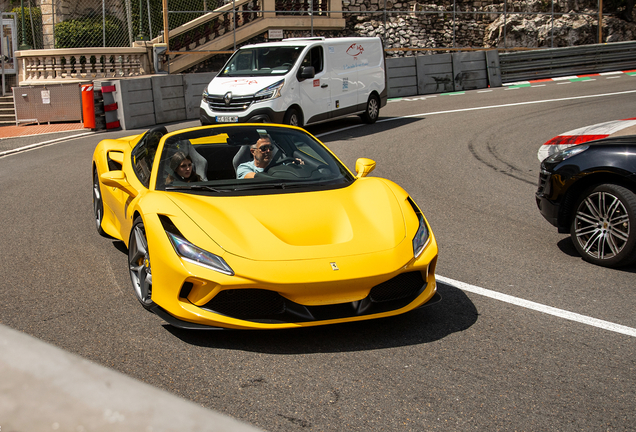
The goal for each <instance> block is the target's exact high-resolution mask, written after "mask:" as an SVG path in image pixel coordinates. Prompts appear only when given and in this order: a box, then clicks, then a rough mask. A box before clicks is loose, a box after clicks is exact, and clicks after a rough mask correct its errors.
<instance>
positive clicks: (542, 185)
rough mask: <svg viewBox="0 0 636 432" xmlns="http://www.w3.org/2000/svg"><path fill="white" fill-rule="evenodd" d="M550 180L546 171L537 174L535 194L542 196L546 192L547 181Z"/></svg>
mask: <svg viewBox="0 0 636 432" xmlns="http://www.w3.org/2000/svg"><path fill="white" fill-rule="evenodd" d="M549 179H550V173H549V172H547V171H543V170H541V173H540V174H539V184H538V185H537V188H538V189H537V194H544V193H545V191H546V186H547V185H548V180H549Z"/></svg>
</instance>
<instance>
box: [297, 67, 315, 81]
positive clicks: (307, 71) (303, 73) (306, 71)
mask: <svg viewBox="0 0 636 432" xmlns="http://www.w3.org/2000/svg"><path fill="white" fill-rule="evenodd" d="M315 76H316V69H314V67H313V66H305V67H302V68H300V78H301V79H308V78H313V77H315Z"/></svg>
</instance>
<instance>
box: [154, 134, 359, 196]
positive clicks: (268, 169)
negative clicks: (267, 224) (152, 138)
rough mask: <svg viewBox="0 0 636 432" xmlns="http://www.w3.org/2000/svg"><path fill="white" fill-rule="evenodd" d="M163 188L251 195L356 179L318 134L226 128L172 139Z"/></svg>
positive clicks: (163, 162)
mask: <svg viewBox="0 0 636 432" xmlns="http://www.w3.org/2000/svg"><path fill="white" fill-rule="evenodd" d="M158 169H159V171H158V175H157V183H156V189H157V190H167V191H179V192H190V193H197V194H224V195H245V194H257V193H286V192H296V191H299V190H319V189H328V188H337V187H343V186H346V185H348V184H350V183H351V182H352V181H353V180H354V177H353V176H352V175H351V173H350V172H349V171H348V170H347V169H346V168H345V167H344V166H343V165H342V164H341V163H340V162H339V161H338V160H337V159H336V158H335V157H334V156H333V155H332V154H331V153H330V152H329V151H328V150H327V149H326V148H325V147H324V146H323V145H322V144H321V143H320V142H318V141H317V140H316V139H315V138H313V137H312V136H311V135H309V134H307V133H306V132H304V131H300V130H296V129H289V128H284V127H279V126H269V125H267V126H265V125H263V126H261V125H254V126H243V125H241V126H222V127H216V126H215V127H206V128H201V129H196V130H190V131H188V132H183V133H181V134H177V135H173V136H170V137H168V138H166V142H165V143H164V146H163V150H162V153H161V158H160V161H159V167H158Z"/></svg>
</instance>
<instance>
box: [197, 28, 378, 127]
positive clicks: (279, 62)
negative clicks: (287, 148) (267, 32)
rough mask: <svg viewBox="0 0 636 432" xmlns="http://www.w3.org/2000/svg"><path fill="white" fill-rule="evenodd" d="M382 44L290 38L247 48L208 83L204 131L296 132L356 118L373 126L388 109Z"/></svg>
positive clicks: (373, 40) (203, 102) (203, 109)
mask: <svg viewBox="0 0 636 432" xmlns="http://www.w3.org/2000/svg"><path fill="white" fill-rule="evenodd" d="M386 100H387V85H386V68H385V61H384V49H383V47H382V41H381V40H380V38H377V37H375V38H331V39H325V38H322V37H313V38H293V39H283V40H282V41H280V42H268V43H262V44H254V45H246V46H243V47H241V48H240V49H239V50H237V51H236V52H235V53H234V54H233V55H232V57H230V59H229V60H228V62H227V63H226V64H225V66H224V67H223V70H222V71H221V72H220V73H219V74H218V75H217V76H216V77H215V78H214V79H213V80H212V81H211V82H210V84H208V86H207V88H206V89H205V91H204V92H203V98H202V100H201V109H200V113H201V124H203V125H209V124H217V123H234V122H256V123H260V122H269V123H284V124H290V125H295V126H305V125H308V124H313V123H319V122H324V121H327V120H333V119H335V118H339V117H343V116H348V115H351V114H359V115H360V116H361V117H362V119H363V120H364V121H365V122H367V123H374V122H375V121H376V120H377V119H378V116H379V113H380V108H381V107H383V106H384V105H386Z"/></svg>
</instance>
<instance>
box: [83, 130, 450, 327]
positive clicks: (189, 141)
mask: <svg viewBox="0 0 636 432" xmlns="http://www.w3.org/2000/svg"><path fill="white" fill-rule="evenodd" d="M374 167H375V162H374V161H372V160H370V159H365V158H361V159H358V161H357V162H356V174H353V173H352V172H351V171H349V170H348V169H347V167H346V166H345V165H344V164H342V162H340V161H339V160H338V158H337V157H336V156H335V155H334V154H333V153H332V152H331V151H330V150H329V149H328V148H327V147H325V145H324V144H322V143H321V142H319V141H318V140H317V139H316V138H315V137H313V136H312V135H310V134H308V133H307V132H305V131H304V130H303V129H300V128H296V127H291V126H281V125H273V124H236V125H222V126H206V127H196V128H191V129H184V130H178V131H175V132H170V133H168V131H167V130H166V129H165V128H164V127H156V128H154V129H151V130H149V131H147V132H146V133H144V134H141V135H136V136H129V137H125V138H121V139H116V140H114V139H105V140H103V141H101V142H100V143H99V144H98V146H97V147H96V149H95V153H94V155H93V208H94V212H95V222H96V224H97V230H98V232H99V233H100V234H102V235H106V236H111V237H114V238H116V239H119V240H122V241H123V242H124V243H125V244H126V245H127V247H128V263H129V269H130V277H131V280H132V286H133V288H134V292H135V295H136V297H137V299H138V300H139V302H141V304H142V305H143V306H144V307H145V308H147V309H149V310H151V311H153V312H154V313H156V314H157V315H158V316H160V317H161V318H163V319H164V320H165V321H167V322H168V323H169V324H171V325H173V326H176V327H180V328H186V329H203V328H219V327H221V328H233V329H281V328H294V327H305V326H315V325H323V324H335V323H343V322H349V321H359V320H367V319H374V318H381V317H387V316H391V315H398V314H402V313H405V312H408V311H410V310H413V309H415V308H418V307H421V306H423V305H425V304H431V303H434V302H436V301H438V300H439V299H440V296H439V294H437V292H436V284H435V264H436V262H437V243H436V241H435V237H434V236H433V233H432V231H431V228H430V227H429V225H428V222H427V221H426V219H425V218H424V215H423V214H422V211H421V210H420V209H419V207H418V206H417V204H415V202H414V201H413V199H411V197H410V196H409V195H408V194H407V193H406V192H405V191H404V190H403V189H402V188H401V187H399V186H398V185H396V184H395V183H393V182H391V181H389V180H385V179H381V178H377V177H369V176H368V174H369V173H370V172H371V171H372V170H373V168H374Z"/></svg>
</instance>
